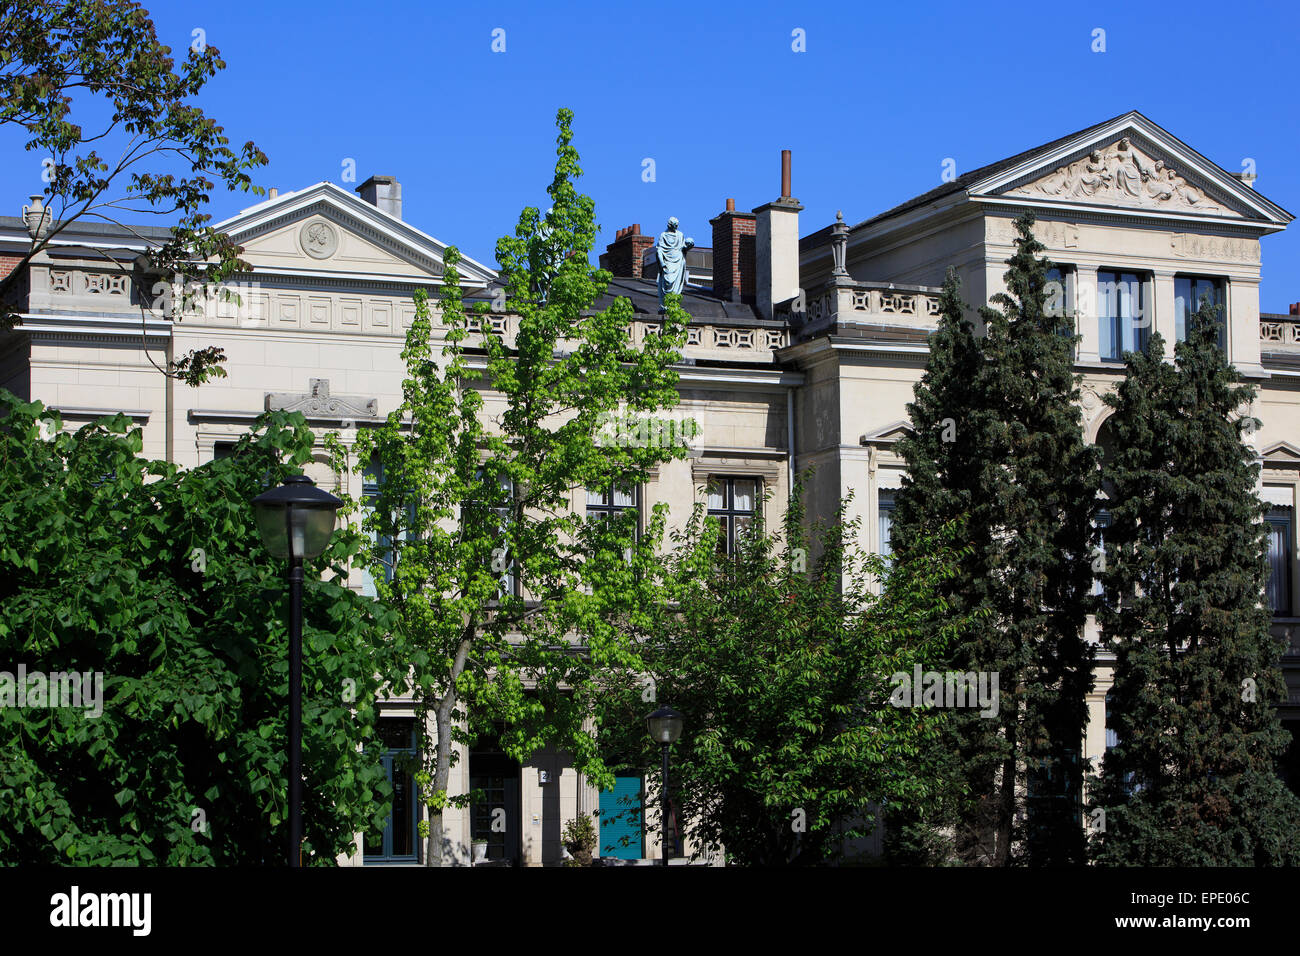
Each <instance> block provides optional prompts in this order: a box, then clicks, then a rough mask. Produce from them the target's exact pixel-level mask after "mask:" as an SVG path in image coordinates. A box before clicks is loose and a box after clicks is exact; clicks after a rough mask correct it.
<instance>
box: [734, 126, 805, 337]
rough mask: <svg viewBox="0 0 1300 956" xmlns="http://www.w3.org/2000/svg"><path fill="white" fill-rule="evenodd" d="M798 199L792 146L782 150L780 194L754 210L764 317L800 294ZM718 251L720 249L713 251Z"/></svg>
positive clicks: (756, 298) (760, 306)
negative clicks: (792, 189)
mask: <svg viewBox="0 0 1300 956" xmlns="http://www.w3.org/2000/svg"><path fill="white" fill-rule="evenodd" d="M802 209H803V206H802V205H801V204H800V202H799V200H797V199H795V198H794V197H793V196H791V195H790V150H788V149H783V150H781V195H780V197H779V198H778V199H776V200H774V201H773V202H770V203H767V204H765V205H762V206H759V207H758V208H757V209H755V210H754V215H755V217H756V219H755V229H754V245H755V250H754V280H755V283H754V291H755V296H754V304H755V305H756V306H757V307H758V312H759V314H760V315H762V316H763V318H765V319H770V318H772V317H773V315H774V314H775V307H776V306H777V305H779V304H780V303H782V302H785V301H787V300H789V299H793V298H794V297H795V296H797V295H798V294H799V212H800V210H802ZM714 255H715V256H716V255H717V252H716V251H715V252H714Z"/></svg>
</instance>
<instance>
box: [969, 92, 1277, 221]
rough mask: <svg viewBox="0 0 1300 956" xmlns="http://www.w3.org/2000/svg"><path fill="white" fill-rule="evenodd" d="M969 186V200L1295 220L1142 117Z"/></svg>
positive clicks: (1039, 153)
mask: <svg viewBox="0 0 1300 956" xmlns="http://www.w3.org/2000/svg"><path fill="white" fill-rule="evenodd" d="M1017 160H1018V161H1017V162H1014V163H1011V164H1009V165H1008V164H1000V165H999V168H997V170H996V172H994V173H992V174H991V175H989V176H986V177H983V178H982V179H981V180H980V181H979V182H975V183H972V184H971V185H970V187H969V195H970V196H971V198H979V199H983V200H984V201H986V202H988V201H992V202H999V201H1000V202H1014V203H1018V204H1022V205H1023V204H1025V203H1028V204H1031V205H1033V206H1036V207H1040V208H1044V209H1051V208H1053V207H1055V208H1060V209H1075V210H1081V209H1088V208H1091V209H1092V210H1093V211H1097V209H1096V207H1105V209H1106V210H1107V211H1108V212H1115V213H1119V214H1128V215H1133V216H1140V217H1160V218H1165V217H1171V218H1178V219H1193V220H1203V221H1220V222H1222V221H1229V222H1236V223H1240V222H1242V221H1247V222H1250V223H1252V224H1254V225H1257V226H1263V227H1265V229H1268V230H1270V231H1271V230H1273V229H1280V228H1282V227H1284V226H1285V225H1286V224H1287V223H1289V222H1290V221H1291V220H1292V219H1293V218H1294V217H1293V216H1292V215H1291V214H1290V213H1288V212H1287V211H1286V210H1285V209H1282V208H1281V207H1280V206H1278V205H1276V204H1275V203H1273V202H1271V201H1270V200H1268V199H1266V198H1265V197H1264V196H1262V195H1261V194H1260V193H1258V192H1256V191H1255V190H1254V189H1252V188H1251V187H1250V186H1249V185H1247V184H1246V183H1244V182H1242V181H1241V180H1240V179H1238V178H1237V177H1236V176H1234V175H1232V174H1231V173H1229V172H1227V171H1226V170H1224V169H1223V168H1221V167H1219V166H1217V165H1216V164H1214V163H1213V162H1211V161H1210V160H1208V159H1206V158H1205V157H1204V156H1202V155H1200V154H1199V153H1197V152H1196V151H1195V150H1194V149H1192V148H1191V147H1189V146H1187V144H1185V143H1183V142H1182V141H1180V140H1179V139H1177V137H1175V136H1173V135H1172V134H1170V133H1169V132H1167V131H1166V130H1164V129H1162V128H1161V127H1159V126H1157V125H1156V124H1155V123H1153V122H1151V120H1149V119H1147V118H1146V117H1145V116H1143V115H1142V114H1141V113H1137V112H1132V113H1128V114H1125V115H1124V116H1121V117H1117V118H1116V119H1115V120H1112V121H1111V122H1109V123H1107V124H1105V125H1104V126H1102V127H1094V128H1092V129H1090V130H1087V131H1084V132H1083V133H1081V134H1080V135H1079V136H1076V137H1074V138H1067V139H1065V140H1061V141H1058V142H1056V143H1052V144H1049V145H1047V146H1044V147H1042V148H1041V149H1040V150H1034V151H1031V152H1029V153H1027V154H1025V155H1024V156H1022V157H1018V158H1017Z"/></svg>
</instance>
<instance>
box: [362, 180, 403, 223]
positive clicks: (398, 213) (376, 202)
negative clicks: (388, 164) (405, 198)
mask: <svg viewBox="0 0 1300 956" xmlns="http://www.w3.org/2000/svg"><path fill="white" fill-rule="evenodd" d="M357 194H358V195H359V196H360V197H361V198H362V199H364V200H365V201H366V202H368V203H370V205H372V206H374V207H375V208H376V209H379V210H382V211H383V212H386V213H388V214H389V215H390V216H393V217H394V218H396V219H401V218H402V184H401V183H399V182H398V181H397V177H396V176H371V177H370V178H369V179H367V180H366V181H365V182H364V183H362V184H361V185H360V186H358V187H357Z"/></svg>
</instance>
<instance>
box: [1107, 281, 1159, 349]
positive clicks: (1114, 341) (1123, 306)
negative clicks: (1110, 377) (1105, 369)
mask: <svg viewBox="0 0 1300 956" xmlns="http://www.w3.org/2000/svg"><path fill="white" fill-rule="evenodd" d="M1148 312H1149V309H1148V307H1147V301H1146V283H1145V282H1144V280H1143V278H1142V276H1140V275H1138V273H1136V272H1113V271H1109V270H1105V269H1103V270H1100V271H1098V273H1097V315H1098V318H1099V321H1100V323H1101V357H1102V359H1104V360H1107V361H1112V362H1118V361H1121V360H1122V359H1123V357H1124V353H1125V352H1140V351H1141V350H1142V349H1144V348H1145V347H1146V344H1147V339H1148V338H1149V337H1150V333H1151V316H1150V315H1149V314H1148Z"/></svg>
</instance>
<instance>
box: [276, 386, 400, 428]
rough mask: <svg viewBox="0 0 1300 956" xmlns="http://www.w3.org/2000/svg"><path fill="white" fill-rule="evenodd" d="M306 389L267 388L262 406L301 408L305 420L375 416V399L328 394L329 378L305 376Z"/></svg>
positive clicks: (297, 410)
mask: <svg viewBox="0 0 1300 956" xmlns="http://www.w3.org/2000/svg"><path fill="white" fill-rule="evenodd" d="M308 384H309V385H310V387H311V391H310V392H305V393H304V392H267V394H266V410H267V411H268V412H270V411H278V410H283V411H286V412H302V414H303V415H304V416H306V418H307V419H308V420H312V419H321V418H327V419H331V420H333V419H338V420H341V421H354V420H356V419H358V418H361V419H365V418H369V419H376V418H378V416H379V399H377V398H362V397H359V396H353V395H330V380H329V379H327V378H313V379H308Z"/></svg>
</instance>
